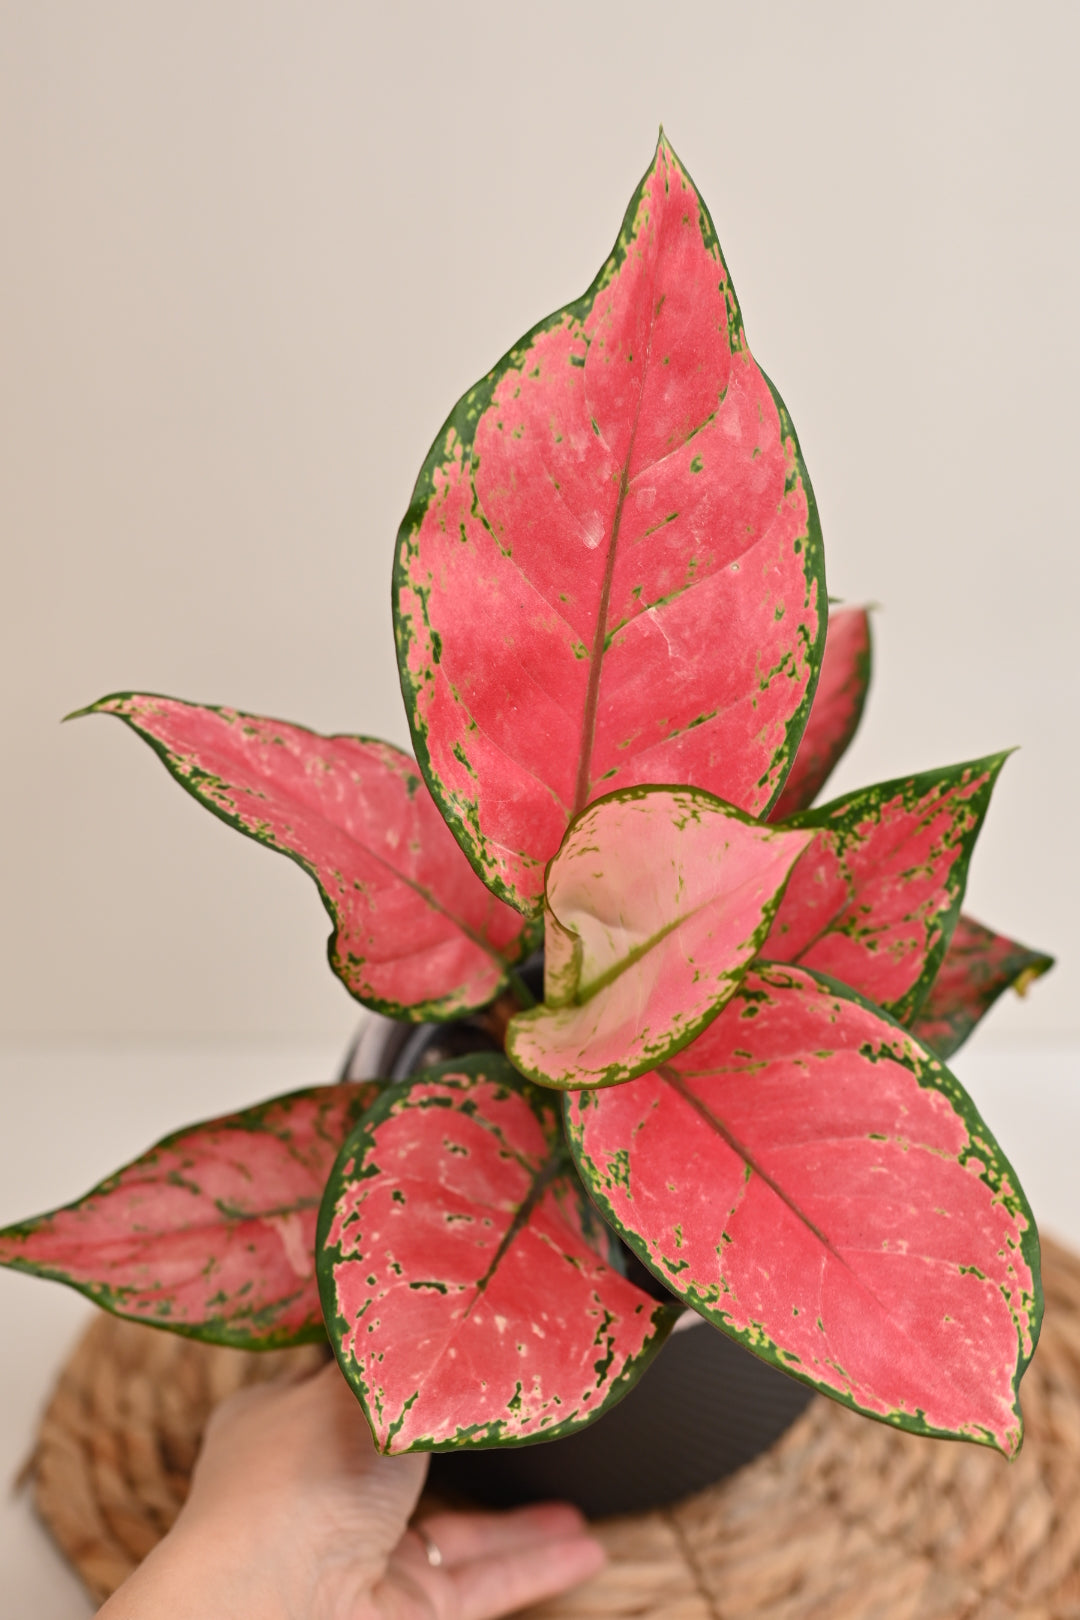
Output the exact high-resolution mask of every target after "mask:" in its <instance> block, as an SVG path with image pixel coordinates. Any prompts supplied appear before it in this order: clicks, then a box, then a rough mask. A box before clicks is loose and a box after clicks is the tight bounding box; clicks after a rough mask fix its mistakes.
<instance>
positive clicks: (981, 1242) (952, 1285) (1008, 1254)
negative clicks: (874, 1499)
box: [566, 966, 1042, 1455]
mask: <svg viewBox="0 0 1080 1620" xmlns="http://www.w3.org/2000/svg"><path fill="white" fill-rule="evenodd" d="M566 1115H567V1122H568V1134H569V1139H570V1143H571V1147H572V1150H573V1152H574V1156H575V1159H576V1161H577V1165H578V1168H579V1170H580V1171H581V1174H582V1178H583V1180H584V1182H585V1185H586V1186H587V1187H588V1188H589V1191H590V1192H591V1194H592V1196H593V1198H594V1199H595V1200H596V1202H597V1204H598V1206H599V1208H600V1210H601V1212H602V1213H603V1214H604V1215H605V1216H606V1217H607V1219H608V1220H609V1221H611V1223H612V1224H613V1225H614V1226H615V1227H616V1229H617V1230H618V1231H619V1232H620V1234H621V1235H622V1237H623V1239H624V1241H625V1242H627V1243H628V1244H629V1245H630V1247H631V1248H632V1249H633V1250H634V1251H635V1252H636V1253H637V1254H638V1255H639V1256H640V1258H641V1259H642V1260H643V1261H644V1263H645V1264H646V1265H647V1266H649V1267H650V1268H651V1269H652V1270H653V1271H654V1272H655V1273H656V1275H657V1276H658V1277H660V1278H661V1279H662V1280H663V1281H664V1283H665V1284H666V1285H667V1287H668V1288H670V1289H671V1290H672V1291H673V1292H674V1293H676V1294H678V1295H680V1296H681V1297H682V1298H683V1299H685V1300H686V1302H687V1304H689V1305H692V1306H693V1308H694V1309H695V1310H697V1311H699V1312H700V1314H701V1315H702V1316H704V1317H705V1318H706V1319H707V1320H708V1321H710V1322H712V1323H714V1324H715V1326H717V1327H719V1328H721V1329H722V1330H723V1331H724V1332H725V1333H728V1334H730V1335H731V1336H732V1337H733V1338H735V1339H737V1340H739V1341H740V1342H741V1343H742V1344H744V1345H745V1346H746V1347H747V1349H749V1350H752V1351H753V1352H754V1353H755V1354H756V1355H759V1356H761V1357H762V1358H763V1359H765V1360H766V1361H769V1362H772V1363H773V1364H774V1365H775V1366H777V1367H779V1368H780V1369H782V1370H783V1371H785V1372H788V1373H790V1374H792V1375H793V1376H794V1377H796V1378H799V1379H801V1380H802V1381H803V1382H804V1383H807V1384H810V1385H812V1386H813V1387H814V1388H816V1389H819V1390H821V1391H822V1392H823V1393H824V1394H826V1395H830V1396H832V1397H833V1398H834V1399H836V1400H839V1401H842V1402H843V1403H844V1404H846V1405H848V1406H851V1407H854V1408H855V1409H856V1410H858V1411H860V1412H864V1413H866V1414H867V1415H868V1416H870V1417H875V1418H879V1419H881V1420H882V1421H884V1422H888V1423H892V1424H895V1425H896V1426H897V1427H899V1428H902V1429H909V1430H911V1431H913V1432H915V1433H919V1434H937V1435H944V1436H949V1437H952V1438H957V1439H967V1440H974V1441H977V1442H980V1443H983V1444H987V1445H992V1446H996V1447H997V1448H998V1449H1000V1450H1001V1451H1003V1452H1005V1453H1006V1454H1007V1455H1012V1454H1013V1453H1014V1452H1015V1451H1016V1450H1017V1449H1018V1447H1019V1445H1020V1438H1021V1432H1022V1423H1021V1416H1020V1407H1019V1401H1018V1394H1017V1390H1018V1385H1019V1381H1020V1377H1021V1375H1022V1373H1023V1371H1024V1368H1025V1367H1026V1365H1027V1363H1028V1361H1029V1359H1030V1357H1031V1354H1032V1351H1033V1349H1034V1347H1035V1342H1036V1340H1037V1338H1038V1331H1039V1323H1040V1318H1041V1312H1042V1296H1041V1290H1040V1285H1039V1250H1038V1237H1037V1233H1036V1230H1035V1223H1034V1220H1033V1218H1032V1215H1031V1210H1030V1209H1029V1207H1028V1204H1027V1201H1026V1199H1025V1198H1024V1195H1023V1192H1022V1191H1021V1188H1020V1186H1019V1184H1018V1182H1017V1180H1016V1176H1015V1174H1014V1172H1013V1170H1012V1168H1011V1167H1010V1165H1009V1164H1008V1162H1007V1161H1006V1159H1005V1158H1004V1156H1003V1155H1002V1153H1001V1150H1000V1149H999V1148H998V1146H997V1144H996V1143H995V1141H994V1139H993V1137H992V1136H991V1135H990V1132H989V1131H988V1130H987V1128H986V1126H985V1124H984V1123H983V1121H982V1120H981V1119H980V1117H979V1115H978V1113H977V1112H976V1110H975V1108H974V1106H973V1104H972V1102H971V1100H970V1098H969V1097H968V1096H967V1095H966V1094H965V1092H964V1091H963V1089H962V1088H961V1086H960V1085H959V1083H958V1082H957V1081H956V1080H955V1078H954V1077H953V1076H952V1075H951V1074H950V1073H949V1071H948V1070H947V1069H946V1068H944V1067H943V1065H942V1064H941V1063H939V1062H938V1061H937V1059H936V1058H934V1057H933V1056H932V1055H931V1054H930V1053H929V1052H927V1051H926V1050H925V1049H924V1048H923V1047H921V1046H920V1045H919V1044H918V1042H916V1041H915V1040H913V1039H912V1037H911V1036H910V1035H909V1034H907V1033H906V1032H905V1031H904V1030H902V1029H901V1028H900V1027H899V1026H898V1025H897V1024H895V1023H894V1022H893V1021H892V1020H891V1019H890V1018H887V1017H886V1016H885V1015H884V1014H883V1013H881V1012H880V1010H879V1009H877V1008H875V1007H873V1006H872V1005H871V1004H870V1003H868V1002H866V1001H864V1000H862V998H861V997H858V996H856V995H854V994H853V992H851V991H849V990H848V989H847V988H846V986H843V985H839V984H836V983H835V982H830V981H827V980H824V979H821V978H819V977H818V976H816V975H815V974H812V973H807V972H805V971H803V970H801V969H797V968H783V967H773V966H763V967H762V968H761V969H760V971H755V972H753V973H751V974H749V975H748V976H747V978H746V980H745V981H744V983H743V985H742V986H741V988H740V989H739V990H738V991H737V992H736V995H735V996H734V997H733V999H732V1000H731V1002H730V1003H729V1004H728V1006H727V1007H726V1008H725V1009H724V1011H723V1012H722V1013H721V1014H720V1017H719V1018H718V1019H717V1020H716V1021H715V1023H713V1024H712V1025H711V1026H710V1027H709V1029H708V1030H707V1031H706V1032H705V1034H704V1035H702V1036H701V1037H700V1038H699V1039H698V1040H697V1041H696V1042H695V1043H694V1045H693V1046H690V1047H687V1048H686V1050H685V1051H683V1052H681V1053H680V1054H679V1055H678V1057H676V1058H675V1059H673V1061H672V1062H671V1063H670V1064H665V1065H664V1066H663V1067H662V1069H661V1070H659V1071H657V1072H654V1073H652V1074H648V1075H645V1076H643V1077H642V1078H641V1079H639V1080H633V1081H631V1082H630V1084H629V1085H625V1086H617V1087H614V1088H613V1089H611V1090H607V1091H594V1092H575V1093H574V1094H573V1095H571V1096H569V1097H567V1098H566Z"/></svg>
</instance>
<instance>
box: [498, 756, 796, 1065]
mask: <svg viewBox="0 0 1080 1620" xmlns="http://www.w3.org/2000/svg"><path fill="white" fill-rule="evenodd" d="M654 793H681V794H683V795H684V796H685V797H688V798H692V799H696V800H699V801H701V802H702V803H703V804H704V805H705V807H706V808H707V809H709V810H717V809H719V810H721V811H723V812H724V814H725V815H727V816H729V817H730V818H731V819H732V820H734V821H740V822H742V824H743V826H744V827H754V828H756V829H757V830H758V831H759V832H778V833H783V832H790V831H791V830H792V824H791V823H790V822H783V823H780V822H777V823H775V824H773V823H771V822H763V821H762V820H760V818H759V817H757V816H751V815H748V814H747V813H746V811H745V810H740V809H738V807H737V806H736V805H733V804H728V802H727V800H726V799H721V798H720V797H719V795H718V794H716V793H710V792H709V791H708V789H707V788H698V787H689V786H687V785H686V784H685V783H681V782H679V783H674V784H670V783H664V782H640V783H638V784H637V785H636V786H635V787H627V788H614V789H613V790H612V791H611V792H610V793H603V794H601V795H600V797H599V798H597V799H591V800H590V801H589V803H588V804H587V805H586V806H585V808H584V810H582V811H580V812H579V813H578V814H577V815H576V816H575V817H574V818H573V820H572V821H571V822H570V824H569V826H568V827H567V829H566V832H565V833H564V835H563V841H562V844H560V845H559V850H557V851H556V853H555V854H554V855H553V856H552V857H551V860H550V861H549V862H548V865H547V871H546V872H545V874H544V901H545V902H546V901H547V880H548V877H549V875H550V872H551V867H552V865H553V863H554V862H555V861H556V860H557V859H558V856H559V851H561V849H562V847H563V844H565V843H566V840H567V838H569V836H570V834H571V831H572V830H573V828H574V827H575V826H576V825H577V824H578V822H579V821H580V820H581V818H582V817H583V816H586V815H589V814H590V813H591V812H592V811H593V810H595V809H596V807H597V806H598V805H602V804H609V803H611V802H613V801H616V800H617V801H619V802H621V803H626V802H628V801H631V800H634V799H647V798H649V797H651V795H652V794H654ZM799 859H800V857H799V856H798V855H796V856H795V858H794V859H793V860H792V863H791V865H790V866H789V867H788V870H787V874H786V876H785V877H784V880H783V882H782V883H781V884H780V886H779V888H778V889H777V890H776V892H775V893H774V894H773V897H772V899H771V900H770V901H769V902H768V904H767V905H766V906H765V907H764V913H763V916H762V920H761V922H760V924H759V925H758V927H757V928H756V929H755V930H754V933H753V935H752V936H751V937H752V938H753V940H754V941H755V950H754V951H753V952H751V954H750V955H749V956H748V957H747V959H746V962H745V963H744V964H743V966H742V968H741V969H739V970H738V971H737V973H736V974H735V975H734V976H733V978H732V981H731V983H730V985H729V986H728V987H727V989H726V990H724V991H722V992H721V994H720V996H719V997H718V998H717V1000H716V1001H715V1002H714V1003H713V1004H712V1005H711V1006H710V1007H708V1008H707V1009H706V1011H705V1012H704V1013H703V1014H702V1016H701V1018H700V1019H698V1021H697V1022H696V1023H695V1024H693V1025H691V1026H690V1028H689V1029H688V1030H685V1031H684V1032H683V1033H682V1034H680V1035H679V1036H677V1037H676V1038H675V1039H674V1040H673V1041H672V1043H671V1045H670V1046H667V1047H665V1048H664V1051H663V1053H662V1054H660V1055H657V1054H656V1053H653V1055H652V1056H651V1057H649V1058H648V1059H646V1060H644V1061H643V1062H641V1063H640V1064H636V1065H633V1066H632V1067H630V1068H629V1069H627V1068H625V1067H624V1066H619V1065H617V1064H611V1065H610V1066H609V1067H608V1069H607V1070H605V1071H604V1073H605V1078H603V1079H591V1080H583V1081H582V1082H581V1083H580V1085H564V1084H562V1083H561V1082H559V1081H557V1080H551V1079H549V1078H547V1076H545V1075H543V1074H541V1073H540V1071H539V1070H538V1069H529V1068H526V1066H525V1065H524V1064H523V1063H519V1062H518V1060H517V1058H516V1057H515V1056H514V1053H513V1050H512V1046H513V1040H514V1035H513V1031H514V1026H515V1024H517V1025H519V1026H520V1025H521V1024H527V1023H530V1022H532V1023H535V1022H536V1020H537V1015H538V1014H540V1013H543V1012H550V1011H552V1010H554V1009H552V1008H550V1007H548V1005H547V1004H546V1003H545V1002H541V1003H540V1004H539V1005H538V1006H536V1007H530V1008H528V1009H527V1010H526V1011H524V1012H520V1013H517V1014H515V1016H514V1017H513V1018H511V1020H510V1022H509V1024H508V1025H507V1030H506V1056H507V1058H508V1059H509V1061H510V1062H511V1063H512V1064H513V1066H514V1068H515V1069H516V1070H517V1071H518V1073H519V1074H522V1075H524V1076H525V1078H526V1079H527V1080H531V1081H532V1082H533V1083H534V1084H536V1085H538V1086H542V1087H543V1088H544V1090H545V1091H554V1092H556V1093H563V1092H568V1091H604V1090H606V1089H607V1088H608V1087H609V1086H620V1085H625V1084H626V1082H627V1081H629V1080H638V1079H640V1078H641V1076H642V1075H643V1074H648V1073H649V1072H650V1071H651V1070H652V1069H655V1068H656V1066H657V1064H658V1063H666V1062H667V1061H668V1059H669V1058H672V1057H675V1056H676V1054H677V1053H679V1052H681V1051H682V1050H683V1048H684V1047H687V1046H689V1045H690V1044H691V1042H692V1041H696V1040H697V1038H698V1036H699V1035H701V1034H703V1033H704V1032H705V1030H706V1029H708V1027H709V1025H710V1024H711V1023H712V1022H713V1020H714V1018H717V1017H718V1016H719V1015H720V1013H722V1012H723V1010H724V1008H725V1007H726V1006H727V1004H728V1002H729V1001H730V1000H731V998H732V996H734V995H735V994H736V992H737V991H738V989H739V986H740V985H741V984H742V982H743V980H744V979H745V977H746V975H747V973H749V971H750V967H751V965H752V964H753V962H754V960H755V957H756V954H757V951H758V950H760V948H761V946H762V945H764V943H765V941H766V939H767V938H768V937H769V930H770V928H771V927H772V923H773V918H774V917H775V916H776V913H777V911H778V909H779V907H780V902H781V900H782V899H783V898H784V891H785V890H786V888H787V886H788V882H789V881H790V878H791V874H792V872H793V871H794V870H795V867H796V866H797V864H798V862H799ZM578 1005H585V1004H584V1003H578Z"/></svg>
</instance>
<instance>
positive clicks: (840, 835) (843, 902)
mask: <svg viewBox="0 0 1080 1620" xmlns="http://www.w3.org/2000/svg"><path fill="white" fill-rule="evenodd" d="M1007 757H1008V755H1007V754H991V755H990V756H988V757H987V758H986V759H977V760H972V761H970V762H968V763H967V764H963V765H953V766H950V767H949V768H948V769H946V770H942V771H927V772H925V773H924V774H923V775H921V776H910V777H901V778H898V779H897V780H896V781H892V782H881V783H879V784H878V785H877V786H876V787H870V788H862V789H861V790H860V791H859V792H857V793H851V794H848V795H847V796H846V797H844V798H842V799H834V800H833V802H832V803H831V804H827V805H823V806H822V808H821V809H820V810H810V811H807V812H806V813H805V814H803V815H801V816H797V817H796V818H795V819H794V822H793V823H792V824H793V825H795V826H798V827H809V828H813V829H814V831H815V832H816V837H815V839H814V842H813V843H812V844H811V845H810V848H809V849H808V850H807V851H806V853H805V854H804V855H803V856H802V857H801V858H800V860H799V862H798V864H797V865H796V867H795V869H794V871H793V872H792V874H791V878H790V880H789V882H788V886H787V889H786V891H785V893H784V898H783V900H782V901H781V904H780V909H779V910H778V912H777V914H776V920H775V922H774V923H773V926H772V931H771V933H770V935H769V938H768V939H767V941H766V942H765V946H764V949H763V951H762V955H763V956H765V957H767V958H768V959H769V960H772V961H781V962H792V963H799V964H801V965H802V966H803V967H809V968H814V969H816V971H817V972H819V973H828V974H830V975H831V976H832V977H833V978H836V979H840V980H842V981H843V983H844V984H848V985H850V986H851V987H852V989H854V990H858V991H859V992H860V994H862V995H865V996H868V997H869V998H870V999H871V1000H872V1001H875V1002H876V1003H877V1004H878V1005H879V1006H881V1007H884V1008H885V1009H886V1011H888V1012H890V1013H892V1014H893V1016H894V1017H896V1018H898V1019H900V1021H901V1022H902V1023H906V1022H908V1021H909V1020H910V1018H911V1017H912V1016H913V1014H914V1013H915V1012H917V1011H918V1008H919V1006H920V1004H921V1002H922V1000H923V997H924V996H925V995H926V992H927V991H928V989H929V987H930V985H931V983H932V982H933V979H934V976H935V974H936V973H937V971H938V968H939V967H940V965H941V962H942V960H943V958H944V955H945V951H946V948H947V946H948V943H949V939H950V938H951V936H952V931H953V928H954V927H955V925H956V919H957V918H958V917H959V915H960V902H961V900H962V899H963V895H964V885H965V883H966V882H967V869H968V863H969V861H970V859H971V852H972V849H973V847H974V844H975V839H976V837H977V836H978V832H979V828H980V827H981V825H982V821H983V817H984V816H985V814H986V809H987V806H988V804H989V802H990V793H991V790H992V788H993V785H994V782H995V780H996V778H997V775H998V772H999V771H1000V770H1001V767H1002V765H1003V764H1004V762H1005V760H1006V759H1007Z"/></svg>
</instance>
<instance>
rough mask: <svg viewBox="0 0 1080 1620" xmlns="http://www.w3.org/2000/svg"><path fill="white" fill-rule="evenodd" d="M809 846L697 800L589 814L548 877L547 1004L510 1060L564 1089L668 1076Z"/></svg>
mask: <svg viewBox="0 0 1080 1620" xmlns="http://www.w3.org/2000/svg"><path fill="white" fill-rule="evenodd" d="M812 836H813V835H812V834H811V833H808V832H791V831H788V830H786V829H785V830H781V829H779V828H771V827H766V826H763V825H762V824H761V823H760V822H758V821H753V820H751V818H750V817H749V816H744V815H742V814H741V813H740V812H739V811H737V810H733V809H732V808H731V806H730V805H727V804H724V803H723V802H722V801H721V800H720V799H716V798H714V797H713V795H712V794H710V793H702V792H700V791H696V790H695V789H693V788H663V787H648V788H626V789H624V790H623V791H622V792H620V793H613V794H609V795H608V796H607V797H606V798H603V799H600V800H599V801H598V802H597V803H596V804H593V805H591V806H590V807H589V808H588V809H587V810H585V811H584V812H583V813H582V814H581V815H580V816H578V817H577V818H576V820H574V821H573V822H572V823H571V824H570V829H569V831H568V832H567V834H566V837H565V839H564V840H563V843H562V847H561V848H560V850H559V853H558V854H557V855H556V857H555V859H554V860H553V861H552V863H551V866H550V868H549V869H548V876H547V885H546V906H545V917H546V923H547V927H546V960H545V1004H544V1005H543V1006H540V1007H536V1008H533V1009H532V1010H530V1011H529V1012H526V1013H521V1014H519V1016H518V1017H516V1018H514V1019H512V1020H511V1022H510V1026H509V1029H508V1030H507V1036H506V1053H507V1056H508V1057H509V1058H510V1059H511V1061H512V1062H513V1063H514V1064H516V1066H517V1067H518V1068H519V1069H520V1070H521V1071H522V1073H523V1074H527V1075H528V1076H529V1077H530V1078H531V1079H534V1080H538V1081H539V1082H540V1083H541V1084H542V1085H546V1086H560V1087H578V1086H611V1085H616V1084H618V1083H619V1082H620V1081H623V1080H629V1079H631V1078H632V1077H633V1076H634V1075H636V1074H643V1073H644V1072H645V1071H646V1069H651V1068H653V1067H655V1065H656V1064H657V1063H662V1062H663V1061H664V1059H665V1058H667V1057H668V1056H670V1054H671V1053H673V1052H677V1051H678V1050H679V1049H680V1048H681V1047H683V1046H685V1045H686V1044H687V1042H688V1041H692V1040H693V1039H694V1037H695V1035H697V1034H699V1033H700V1031H701V1030H702V1029H704V1028H705V1026H706V1024H708V1023H709V1022H710V1021H711V1020H712V1019H713V1018H715V1017H716V1015H717V1013H718V1012H719V1011H720V1008H721V1007H722V1006H723V1005H724V1003H725V1002H726V1001H727V1000H728V998H729V996H730V995H731V993H732V991H733V990H734V989H735V987H736V985H737V984H738V983H739V981H740V980H741V978H742V976H743V974H744V973H745V971H746V969H747V967H748V966H749V964H750V961H751V959H752V958H753V957H754V956H756V955H757V953H758V951H759V950H760V949H761V946H762V944H763V942H764V940H765V937H766V935H767V934H768V931H769V924H770V922H771V920H772V917H773V915H774V913H775V911H776V907H777V904H778V903H779V900H780V896H781V894H782V892H783V887H784V883H785V882H786V880H787V876H788V873H789V872H790V870H791V866H792V863H793V862H794V861H795V860H797V859H798V857H799V855H800V854H801V853H802V851H803V850H804V849H805V848H806V846H807V844H808V843H809V842H810V840H811V838H812Z"/></svg>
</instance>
